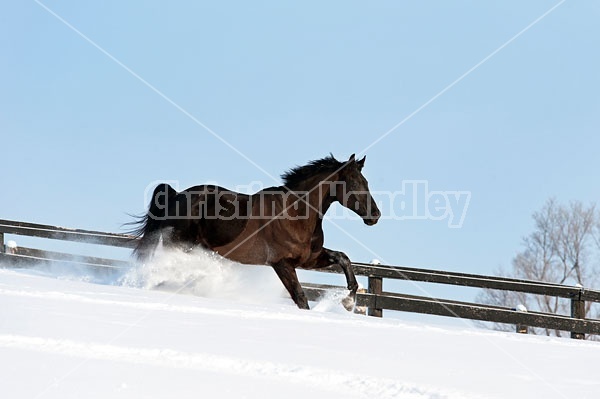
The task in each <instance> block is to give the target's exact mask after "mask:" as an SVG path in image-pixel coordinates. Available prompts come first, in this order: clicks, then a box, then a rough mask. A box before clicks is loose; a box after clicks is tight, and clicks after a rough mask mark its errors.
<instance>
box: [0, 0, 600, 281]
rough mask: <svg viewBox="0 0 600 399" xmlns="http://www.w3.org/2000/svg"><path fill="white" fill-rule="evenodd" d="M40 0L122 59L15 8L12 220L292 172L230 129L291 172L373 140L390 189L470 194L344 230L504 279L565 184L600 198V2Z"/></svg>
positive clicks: (105, 221) (388, 255)
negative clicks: (455, 209)
mask: <svg viewBox="0 0 600 399" xmlns="http://www.w3.org/2000/svg"><path fill="white" fill-rule="evenodd" d="M42 4H43V5H45V6H46V7H47V8H49V9H50V10H52V12H54V13H55V14H56V15H58V16H60V18H62V19H63V20H64V21H66V22H68V23H69V24H71V25H72V26H73V27H74V28H76V29H77V30H79V31H80V32H81V33H82V34H83V35H85V36H87V37H88V38H89V39H90V40H91V41H93V42H95V43H96V44H97V45H98V46H99V47H101V48H102V49H103V50H104V51H105V52H106V53H108V54H110V55H111V56H112V57H114V58H115V59H117V60H119V62H121V63H122V65H119V64H118V63H117V62H115V60H114V59H111V58H110V57H109V56H107V54H105V53H103V52H102V51H100V50H99V49H98V48H97V47H95V46H94V45H92V44H91V43H90V42H89V41H86V40H85V39H84V38H82V36H80V35H78V34H77V33H76V32H75V31H74V30H72V29H71V28H69V27H68V26H67V25H66V24H65V23H64V22H62V21H60V20H59V19H58V18H57V17H56V16H54V15H52V14H51V13H50V12H49V11H48V10H46V9H45V8H44V7H43V6H42V5H40V4H39V3H37V2H35V1H18V2H16V1H14V2H4V3H3V4H2V6H1V8H2V11H1V12H0V50H1V52H2V54H3V57H2V62H1V63H0V75H1V76H2V78H1V79H0V109H1V111H0V138H1V139H0V146H1V148H2V150H1V152H0V153H1V154H2V155H1V157H2V163H1V164H2V183H3V184H2V186H1V187H2V191H1V194H2V195H0V210H1V212H0V218H5V219H14V220H23V221H30V222H37V223H48V224H58V225H65V226H70V227H79V228H88V229H94V230H108V231H119V230H120V226H121V224H122V223H124V222H127V221H129V217H128V216H127V213H141V212H143V211H144V209H145V206H146V203H145V199H144V190H145V189H146V187H147V186H148V185H149V184H151V183H152V182H155V181H157V180H177V181H179V182H180V184H181V187H182V188H183V187H188V186H191V185H195V184H200V183H204V182H207V181H212V182H218V183H219V184H221V185H224V186H227V187H232V188H234V187H235V186H236V185H247V184H249V183H251V182H253V181H260V182H262V183H264V184H265V185H266V186H268V185H273V184H274V183H275V182H274V181H273V180H272V179H271V177H269V176H268V175H266V174H265V173H264V172H263V171H261V170H260V169H258V168H257V167H256V166H255V165H253V164H252V163H250V162H248V160H247V159H245V158H244V157H242V156H240V155H239V154H238V153H236V152H235V151H233V150H232V149H231V148H229V147H228V146H227V145H225V144H224V143H223V141H222V140H224V141H227V142H228V143H230V145H231V146H233V147H234V148H236V149H237V150H238V151H239V152H241V153H243V154H244V155H245V157H247V158H248V159H251V160H252V161H253V163H255V164H257V165H259V166H260V168H262V169H263V170H265V171H267V172H268V173H269V174H270V175H271V176H275V177H278V176H279V175H280V174H281V173H282V172H284V171H285V170H287V169H289V168H290V167H293V166H295V165H299V164H303V163H305V162H307V161H309V160H312V159H316V158H320V157H323V156H325V155H327V154H328V153H330V152H332V153H333V154H334V155H335V156H336V157H338V159H345V158H347V157H348V156H349V155H350V154H351V153H354V152H356V153H361V154H362V152H363V151H364V150H365V149H366V148H368V150H367V151H366V155H367V162H366V165H365V169H364V174H365V176H366V177H367V179H369V182H370V187H371V189H372V190H373V191H379V192H383V191H390V192H396V191H399V190H401V189H402V184H403V181H407V180H425V181H427V182H428V187H429V189H430V190H436V191H469V192H470V193H471V199H470V202H469V207H468V209H467V213H466V217H465V219H464V223H463V225H462V227H461V228H449V226H448V223H447V221H435V220H382V221H381V222H380V223H379V224H377V225H376V226H373V227H367V226H365V225H363V224H362V223H361V222H360V221H357V220H336V221H335V222H336V224H337V225H338V227H336V226H335V225H334V224H332V223H328V224H327V225H326V226H325V233H326V245H327V246H328V247H330V248H334V249H339V250H342V251H345V252H346V253H348V255H349V256H350V257H351V258H352V259H353V260H355V261H369V260H371V259H372V258H375V257H379V258H381V259H384V260H385V261H388V262H389V263H392V264H403V265H412V266H418V267H428V268H440V269H449V270H456V271H464V272H472V273H483V274H489V273H493V272H494V270H495V269H496V268H498V267H499V266H504V267H507V266H509V265H510V262H511V259H512V257H513V256H514V254H515V252H516V251H517V250H519V248H520V242H521V239H522V237H523V236H525V235H527V234H528V233H529V232H530V231H531V229H532V221H531V214H532V213H533V212H534V211H536V210H538V209H540V208H541V207H542V205H543V203H544V202H545V201H546V200H547V199H548V198H549V197H552V196H554V197H556V198H557V199H558V200H559V201H562V202H566V201H569V200H572V199H577V200H581V201H584V202H586V203H587V202H590V201H596V200H597V199H598V198H600V185H599V184H598V176H599V171H600V157H598V156H597V152H598V148H600V138H599V135H598V131H599V126H600V112H599V111H600V99H599V97H598V93H600V77H599V76H600V75H599V74H598V71H599V70H600V57H599V55H598V54H599V53H598V48H599V45H600V25H599V24H598V20H599V17H600V5H599V4H598V3H596V2H592V1H577V2H576V1H566V2H564V3H559V2H558V1H547V0H544V1H542V0H540V1H527V2H522V1H512V0H509V1H497V2H474V1H453V2H446V1H425V2H421V1H402V2H399V1H381V2H378V3H377V4H376V5H374V4H370V3H366V2H358V1H350V2H348V1H331V2H315V1H308V2H277V4H274V2H261V1H259V2H236V1H228V2H218V3H217V2H203V1H201V2H193V1H179V2H158V1H130V2H120V1H103V2H58V1H50V0H49V1H43V2H42ZM557 4H560V5H559V6H558V7H556V8H555V9H554V10H553V11H552V12H550V13H549V14H548V15H547V16H545V17H544V18H542V19H541V20H539V21H538V22H537V23H536V24H534V25H533V26H531V27H530V28H529V29H527V30H526V31H524V32H522V31H523V30H524V29H525V28H526V27H528V26H529V25H530V24H531V23H532V22H534V21H536V20H537V19H538V18H539V17H540V16H542V15H544V13H546V12H548V11H549V10H550V9H552V8H553V7H554V6H556V5H557ZM519 32H521V35H519V36H518V37H516V38H514V37H515V35H517V34H518V33H519ZM513 38H514V40H513V41H511V42H510V43H508V44H506V43H507V42H508V41H510V40H511V39H513ZM502 46H504V47H502ZM498 49H500V50H499V51H497V53H495V54H494V55H493V56H492V57H491V58H489V59H487V61H485V62H484V63H483V64H481V65H480V66H478V67H477V68H476V69H474V70H473V71H472V72H471V73H469V74H468V75H466V76H464V78H463V79H461V80H460V81H459V82H457V83H456V84H455V85H453V86H452V87H451V88H449V89H448V90H446V91H444V90H445V89H447V88H448V86H449V85H450V84H452V83H453V82H455V81H456V79H457V78H459V77H461V76H462V75H463V74H465V72H467V71H469V70H470V69H471V68H472V67H474V66H475V65H477V64H478V63H480V62H481V61H482V60H484V59H485V58H486V57H487V56H489V55H490V54H492V53H493V52H495V51H496V50H498ZM123 65H124V66H126V67H127V68H129V69H130V71H128V70H126V69H125V68H123ZM131 71H133V72H134V73H135V74H137V75H138V76H139V77H140V78H141V79H143V80H144V81H145V82H147V84H146V83H144V82H142V81H141V80H140V79H139V78H137V77H135V76H134V75H133V74H132V73H131ZM150 86H152V88H151V87H150ZM153 88H154V89H153ZM158 92H160V93H162V95H163V96H161V95H160V94H158ZM441 92H443V93H442V94H441V95H439V96H438V97H437V98H435V100H434V101H432V102H430V103H429V104H428V105H427V106H426V107H424V108H422V109H420V107H422V106H423V105H424V104H427V103H428V101H430V100H431V99H432V98H434V97H435V96H437V95H438V94H440V93H441ZM165 97H166V98H168V99H169V100H170V101H167V100H166V99H165ZM174 104H176V106H175V105H174ZM419 109H420V111H419V112H417V113H416V114H414V115H413V116H411V117H410V118H408V119H407V120H406V121H405V122H404V123H403V124H401V126H399V127H397V128H396V129H395V130H394V131H393V132H391V133H389V134H388V135H387V136H386V137H385V138H384V139H382V140H381V141H378V142H377V143H376V144H375V145H372V144H373V143H374V142H375V141H377V140H378V139H379V138H380V137H381V136H382V135H383V134H385V133H386V132H388V131H389V130H390V129H391V128H393V127H394V126H396V125H397V124H398V123H399V122H401V121H403V120H405V119H406V118H407V117H408V116H410V115H411V114H413V112H414V111H415V110H419ZM183 111H185V112H183ZM190 116H191V117H190ZM197 121H200V122H201V123H202V124H203V125H204V126H206V127H208V128H209V129H210V130H211V131H212V132H214V135H213V134H211V133H209V132H208V131H207V129H206V128H205V127H203V126H201V125H199V124H198V123H197ZM215 136H218V137H219V138H221V139H222V140H220V139H218V138H217V137H215ZM359 243H360V244H359Z"/></svg>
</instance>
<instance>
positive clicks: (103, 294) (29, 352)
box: [0, 259, 600, 399]
mask: <svg viewBox="0 0 600 399" xmlns="http://www.w3.org/2000/svg"><path fill="white" fill-rule="evenodd" d="M178 264H180V263H179V262H178V261H177V260H176V259H175V260H174V261H173V262H172V263H169V262H167V263H166V264H163V266H164V267H163V268H162V269H160V270H156V269H143V268H142V269H139V270H136V271H134V272H132V273H129V274H128V275H126V276H124V277H121V278H119V279H118V280H115V281H101V279H100V278H98V277H97V276H87V277H86V275H85V274H84V273H79V274H78V275H77V276H73V275H71V276H66V277H65V275H64V274H63V273H60V272H58V271H56V270H50V271H49V270H18V271H16V270H8V269H0V393H1V396H2V397H3V398H47V399H51V398H52V399H66V398H77V399H80V398H102V399H107V398H128V399H129V398H149V399H155V398H199V397H208V398H286V399H287V398H303V399H304V398H347V397H350V398H353V397H356V398H367V397H368V398H414V399H425V398H431V399H433V398H478V397H481V398H578V399H584V398H598V397H600V396H599V395H600V371H598V368H597V366H596V365H597V361H598V359H600V343H597V342H581V341H574V340H569V339H557V338H546V337H535V336H523V335H517V334H513V333H499V332H491V331H486V330H480V329H476V328H475V327H473V326H472V324H471V323H470V322H465V325H464V328H453V327H448V328H442V327H439V326H438V327H435V326H431V325H426V324H423V323H419V322H414V321H410V322H407V321H402V320H392V319H377V318H370V317H366V316H361V315H356V314H351V313H347V312H345V311H343V310H341V306H339V305H337V304H336V301H338V300H339V298H336V297H335V295H334V296H333V297H332V298H328V299H325V300H323V301H322V302H321V303H318V304H315V303H312V307H313V310H311V311H301V310H298V309H297V308H296V307H295V306H294V305H293V303H292V302H291V300H289V299H285V298H281V286H280V285H279V284H280V283H279V282H278V281H277V280H276V278H273V277H272V276H274V273H273V272H272V271H271V270H269V269H267V268H262V269H261V270H259V269H258V268H247V269H244V271H240V270H235V269H234V268H228V267H225V266H224V265H221V266H219V267H218V268H217V269H218V270H219V273H216V274H215V273H212V274H210V273H205V271H202V270H200V271H198V270H195V271H192V270H191V269H189V268H186V267H183V268H181V267H179V268H178V267H176V265H178ZM213 266H214V265H213ZM203 273H204V274H203ZM99 282H101V283H103V284H98V283H99ZM191 282H193V284H190V283H191ZM227 282H228V283H229V287H230V289H228V290H227V289H225V290H218V292H219V294H218V295H217V294H215V292H216V291H215V292H213V291H211V289H214V287H215V286H221V287H222V286H223V285H224V284H225V283H227ZM106 283H110V284H106ZM186 284H187V286H186V289H185V290H182V292H179V293H174V292H172V291H173V290H175V289H176V287H179V288H181V287H182V286H183V285H186ZM244 284H246V286H244ZM157 285H158V286H160V287H162V288H163V289H165V290H171V292H165V291H158V290H149V289H147V287H149V286H157ZM248 286H251V287H253V288H254V289H251V290H250V289H244V288H248ZM179 288H177V289H179ZM244 291H245V292H246V293H247V294H246V295H243V296H242V295H241V294H240V292H244ZM248 291H251V292H253V294H252V295H250V294H249V293H248ZM199 295H202V296H199Z"/></svg>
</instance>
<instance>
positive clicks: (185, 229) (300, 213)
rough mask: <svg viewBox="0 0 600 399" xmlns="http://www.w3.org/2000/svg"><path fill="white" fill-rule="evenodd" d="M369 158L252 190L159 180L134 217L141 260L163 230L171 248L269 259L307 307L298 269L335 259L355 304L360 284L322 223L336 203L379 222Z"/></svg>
mask: <svg viewBox="0 0 600 399" xmlns="http://www.w3.org/2000/svg"><path fill="white" fill-rule="evenodd" d="M365 158H366V157H365ZM365 158H362V159H361V160H358V161H357V160H356V159H355V156H354V155H352V156H351V157H350V159H348V161H345V162H340V161H338V160H336V159H335V158H334V157H333V156H332V155H330V156H328V157H325V158H322V159H319V160H315V161H312V162H309V163H308V164H307V165H304V166H299V167H296V168H294V169H291V170H290V171H288V172H287V173H285V174H283V175H282V178H283V181H284V185H283V186H279V187H270V188H266V189H264V190H261V191H259V192H257V193H255V194H252V195H246V194H241V193H237V192H234V191H230V190H228V189H226V188H223V187H218V186H214V185H201V186H195V187H191V188H188V189H187V190H184V191H181V192H176V191H175V190H174V189H173V188H172V187H171V186H169V185H168V184H160V185H158V187H156V189H155V190H154V193H153V196H152V199H151V201H150V206H149V209H148V213H147V214H146V215H145V216H143V217H142V218H141V219H140V220H139V221H138V222H136V223H137V224H139V228H138V229H137V230H135V232H136V233H137V235H138V236H140V237H141V239H140V241H139V243H138V245H137V248H136V249H135V251H134V253H135V255H136V256H137V257H138V259H139V260H140V261H144V260H146V259H148V258H150V257H151V256H152V254H153V252H154V249H155V247H156V245H157V244H158V242H159V240H160V238H161V236H162V239H163V245H164V246H166V247H174V248H180V249H182V250H185V251H188V250H191V249H192V248H194V247H196V246H201V247H203V248H206V249H209V250H212V251H215V252H217V253H218V254H220V255H222V256H224V257H225V258H228V259H231V260H233V261H235V262H239V263H244V264H264V265H271V266H272V267H273V269H274V270H275V272H276V273H277V275H278V276H279V278H280V279H281V282H282V283H283V285H284V286H285V288H286V289H287V291H288V292H289V293H290V295H291V297H292V299H293V300H294V302H295V303H296V305H298V307H299V308H301V309H308V301H307V299H306V295H305V294H304V291H303V290H302V287H301V285H300V283H299V282H298V277H297V275H296V270H295V268H296V267H297V266H303V267H304V268H308V269H318V268H323V267H327V266H330V265H333V264H338V265H339V266H340V267H341V268H342V269H343V270H344V273H345V275H346V280H347V283H348V289H349V290H350V295H349V298H350V299H352V301H350V302H352V303H353V300H354V299H355V297H356V290H357V288H358V283H357V281H356V277H355V276H354V272H353V271H352V266H351V263H350V259H349V258H348V256H346V254H344V253H343V252H339V251H333V250H331V249H327V248H325V247H323V241H324V237H323V229H322V223H323V217H324V215H325V213H326V212H327V210H328V209H329V207H330V206H331V204H332V203H334V202H336V201H337V202H339V203H340V204H342V205H343V206H345V207H346V208H348V209H350V210H352V211H354V212H355V213H356V214H358V215H359V216H360V217H361V218H362V219H363V221H364V222H365V224H367V225H369V226H370V225H373V224H375V223H377V220H378V219H379V217H380V212H379V209H378V208H377V205H376V204H375V201H374V200H373V198H372V197H371V194H370V192H369V187H368V183H367V180H366V179H365V178H364V176H363V175H362V173H361V170H362V168H363V166H364V163H365Z"/></svg>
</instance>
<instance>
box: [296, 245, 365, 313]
mask: <svg viewBox="0 0 600 399" xmlns="http://www.w3.org/2000/svg"><path fill="white" fill-rule="evenodd" d="M331 265H339V266H340V267H341V268H342V270H343V271H344V274H345V275H346V282H347V284H348V289H349V290H350V294H349V295H348V297H347V298H345V299H344V300H343V301H342V305H344V307H345V308H346V310H348V311H351V310H352V309H353V308H354V303H355V302H356V291H357V290H358V282H357V281H356V276H355V275H354V270H352V262H351V261H350V258H348V255H346V254H345V253H343V252H340V251H333V250H331V249H327V248H323V249H322V251H321V253H320V254H319V256H318V257H317V258H316V259H315V263H314V264H312V265H308V266H309V267H310V268H315V269H318V268H324V267H328V266H331Z"/></svg>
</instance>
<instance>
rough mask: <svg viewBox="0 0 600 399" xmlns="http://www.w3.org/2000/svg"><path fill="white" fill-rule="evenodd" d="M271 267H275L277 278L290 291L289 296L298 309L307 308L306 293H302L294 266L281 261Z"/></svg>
mask: <svg viewBox="0 0 600 399" xmlns="http://www.w3.org/2000/svg"><path fill="white" fill-rule="evenodd" d="M273 269H275V273H277V276H279V279H280V280H281V282H282V283H283V285H284V286H285V288H286V289H287V291H288V292H289V293H290V296H291V297H292V300H293V301H294V302H295V303H296V305H297V306H298V307H299V308H300V309H309V306H308V299H307V298H306V294H304V290H303V289H302V286H301V285H300V282H299V281H298V275H297V274H296V269H295V268H294V266H292V265H290V264H289V263H287V262H285V261H282V262H280V263H277V264H275V265H273Z"/></svg>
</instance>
